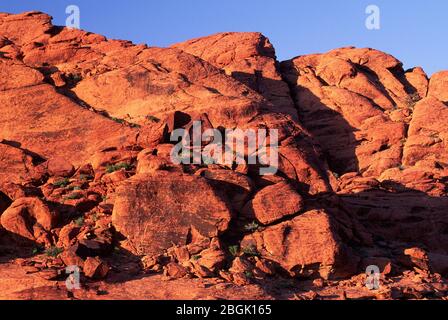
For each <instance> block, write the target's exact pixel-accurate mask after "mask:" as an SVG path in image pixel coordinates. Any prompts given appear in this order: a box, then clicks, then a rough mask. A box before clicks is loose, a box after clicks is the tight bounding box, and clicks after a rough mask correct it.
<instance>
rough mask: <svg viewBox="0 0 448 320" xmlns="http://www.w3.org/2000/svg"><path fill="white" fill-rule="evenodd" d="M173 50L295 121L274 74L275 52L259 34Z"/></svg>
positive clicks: (290, 103) (291, 105)
mask: <svg viewBox="0 0 448 320" xmlns="http://www.w3.org/2000/svg"><path fill="white" fill-rule="evenodd" d="M174 47H175V48H178V49H181V50H183V51H185V52H188V53H190V54H192V55H195V56H197V57H200V58H201V59H203V60H205V61H207V62H210V63H211V64H212V65H214V66H216V67H218V68H220V69H223V70H224V71H225V72H226V74H228V75H230V76H232V77H233V78H235V79H236V80H238V81H240V82H242V83H244V84H246V85H247V86H248V87H250V88H252V89H253V90H255V91H257V92H259V93H260V94H261V95H263V97H265V98H266V99H267V100H268V101H269V102H271V103H272V104H273V106H272V107H270V110H271V111H274V112H282V113H287V114H290V115H291V116H292V117H293V118H295V119H297V110H296V108H295V106H294V103H293V101H292V99H291V95H290V93H289V88H288V85H287V84H286V83H285V82H284V81H283V80H282V77H281V74H280V72H279V70H278V63H277V60H276V56H275V49H274V47H273V46H272V44H271V43H270V42H269V39H267V38H266V37H265V36H264V35H262V34H261V33H258V32H227V33H218V34H216V35H212V36H209V37H204V38H197V39H192V40H189V41H187V42H184V43H179V44H176V45H174Z"/></svg>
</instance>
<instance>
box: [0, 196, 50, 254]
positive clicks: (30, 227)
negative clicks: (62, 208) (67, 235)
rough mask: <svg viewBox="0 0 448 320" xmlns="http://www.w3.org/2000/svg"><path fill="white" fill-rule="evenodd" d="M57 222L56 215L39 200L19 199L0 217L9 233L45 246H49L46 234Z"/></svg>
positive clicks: (0, 221)
mask: <svg viewBox="0 0 448 320" xmlns="http://www.w3.org/2000/svg"><path fill="white" fill-rule="evenodd" d="M57 222H58V214H57V213H56V212H55V211H53V210H51V209H50V208H49V206H48V205H47V204H46V203H45V202H44V201H42V200H40V199H39V198H20V199H18V200H16V201H14V202H13V203H12V204H11V206H10V207H9V208H8V209H6V210H5V212H3V214H2V215H1V217H0V223H1V225H2V227H3V228H5V229H6V230H8V231H9V232H11V233H13V234H15V235H18V236H21V237H22V238H25V239H28V240H31V241H36V242H38V243H41V244H45V245H50V244H51V242H50V238H49V237H48V234H49V232H50V231H51V230H52V229H53V228H55V227H56V224H57Z"/></svg>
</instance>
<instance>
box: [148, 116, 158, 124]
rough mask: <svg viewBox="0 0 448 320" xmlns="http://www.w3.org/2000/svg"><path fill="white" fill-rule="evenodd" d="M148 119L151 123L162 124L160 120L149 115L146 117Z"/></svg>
mask: <svg viewBox="0 0 448 320" xmlns="http://www.w3.org/2000/svg"><path fill="white" fill-rule="evenodd" d="M146 119H147V120H149V121H151V122H155V123H158V122H160V119H159V118H157V117H154V116H151V115H147V116H146Z"/></svg>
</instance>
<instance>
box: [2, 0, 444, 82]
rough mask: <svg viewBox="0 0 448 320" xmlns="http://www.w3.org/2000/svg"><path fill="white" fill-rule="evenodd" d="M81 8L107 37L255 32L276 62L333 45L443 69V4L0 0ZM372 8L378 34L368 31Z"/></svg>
mask: <svg viewBox="0 0 448 320" xmlns="http://www.w3.org/2000/svg"><path fill="white" fill-rule="evenodd" d="M70 4H75V5H78V6H79V8H80V10H81V28H82V29H84V30H88V31H92V32H96V33H101V34H104V35H106V36H107V37H109V38H117V39H126V40H132V41H133V42H134V43H147V44H148V45H152V46H168V45H170V44H172V43H176V42H180V41H184V40H187V39H190V38H194V37H200V36H205V35H209V34H213V33H216V32H223V31H259V32H262V33H263V34H265V35H266V36H267V37H269V38H270V40H271V42H272V43H273V44H274V46H275V48H276V50H277V56H278V58H279V59H280V60H285V59H289V58H292V57H294V56H297V55H302V54H308V53H317V52H325V51H328V50H331V49H334V48H337V47H343V46H349V45H353V46H357V47H373V48H376V49H380V50H383V51H386V52H388V53H391V54H393V55H394V56H396V57H397V58H398V59H400V60H401V61H403V63H404V65H405V67H406V68H410V67H413V66H423V67H424V69H425V70H426V71H427V73H429V74H432V73H434V72H436V71H439V70H446V69H448V58H447V52H448V37H447V34H448V32H447V31H448V19H447V16H448V1H447V0H426V1H422V0H367V1H366V0H277V1H273V0H271V1H265V0H220V1H219V0H176V1H174V0H161V1H156V0H127V1H119V0H108V1H102V0H69V1H67V0H1V1H0V11H2V12H9V13H18V12H23V11H30V10H40V11H44V12H47V13H49V14H50V15H52V16H53V17H54V23H55V24H58V25H64V24H65V20H66V17H67V15H66V14H65V8H66V6H67V5H70ZM371 4H373V5H377V6H378V7H379V8H380V14H381V16H380V17H381V20H380V21H381V29H380V30H368V29H367V28H366V27H365V20H366V18H367V16H368V15H367V14H366V13H365V10H366V7H367V6H368V5H371Z"/></svg>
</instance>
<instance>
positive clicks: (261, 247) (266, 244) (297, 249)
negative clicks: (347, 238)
mask: <svg viewBox="0 0 448 320" xmlns="http://www.w3.org/2000/svg"><path fill="white" fill-rule="evenodd" d="M336 226H337V224H336V222H335V221H333V220H332V218H331V217H330V216H329V215H328V214H327V213H326V212H325V211H323V210H313V211H309V212H306V213H304V214H303V215H300V216H298V217H296V218H294V219H292V220H290V221H286V222H283V223H280V224H278V225H275V226H271V227H268V228H266V229H265V230H263V231H259V232H255V233H253V234H251V235H248V236H246V237H245V238H244V239H243V241H242V243H241V246H242V247H243V249H244V248H250V247H253V248H255V249H256V250H257V251H258V253H260V254H261V255H262V256H263V257H265V258H266V259H269V260H272V261H275V262H277V263H278V264H279V265H280V266H282V267H283V268H284V269H285V270H286V271H288V272H290V273H293V274H301V273H302V274H308V273H313V272H314V274H315V275H317V273H319V274H320V276H322V277H324V278H329V277H338V276H347V275H350V274H353V273H355V272H356V269H357V263H358V261H359V259H358V258H357V257H356V256H355V255H353V254H352V252H351V250H350V249H349V248H348V247H346V246H345V244H344V243H343V242H342V240H341V238H340V237H339V235H338V231H337V227H336Z"/></svg>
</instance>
